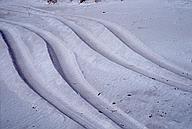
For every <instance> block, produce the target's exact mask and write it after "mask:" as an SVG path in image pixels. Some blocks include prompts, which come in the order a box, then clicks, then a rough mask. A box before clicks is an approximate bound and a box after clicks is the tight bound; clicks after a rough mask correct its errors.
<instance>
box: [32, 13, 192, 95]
mask: <svg viewBox="0 0 192 129" xmlns="http://www.w3.org/2000/svg"><path fill="white" fill-rule="evenodd" d="M32 14H33V13H32ZM33 15H37V14H33ZM38 16H44V17H52V18H55V19H57V20H59V21H60V22H62V23H64V24H65V25H67V26H68V27H70V28H71V29H72V30H73V31H74V32H75V33H76V34H77V35H78V36H79V37H80V38H81V39H82V40H83V41H84V42H85V43H87V45H88V46H90V47H91V48H92V49H93V50H95V51H96V52H98V53H99V54H101V55H103V56H104V57H106V58H107V59H109V60H111V61H112V62H115V63H117V64H119V65H121V66H123V67H125V68H128V69H130V70H133V71H135V72H137V73H140V74H142V75H144V76H146V77H149V78H150V79H153V80H157V81H159V82H162V83H165V84H168V85H170V86H173V87H176V88H179V89H181V90H183V91H187V92H192V87H191V85H185V84H182V83H180V82H177V81H174V80H172V79H169V78H165V77H162V76H159V75H156V74H153V73H150V72H148V71H146V70H144V69H142V68H139V67H136V66H134V65H132V64H129V63H128V62H127V61H126V60H125V59H123V58H121V57H120V56H118V55H116V54H114V53H112V52H111V51H109V50H108V49H107V48H106V46H105V45H104V44H101V42H100V41H99V40H97V39H96V38H95V37H94V36H93V35H92V34H91V33H90V32H88V31H86V30H85V29H83V28H82V27H80V26H78V25H76V24H74V23H72V22H70V21H68V20H65V19H63V18H62V17H59V16H53V15H46V14H44V15H42V14H39V15H38Z"/></svg>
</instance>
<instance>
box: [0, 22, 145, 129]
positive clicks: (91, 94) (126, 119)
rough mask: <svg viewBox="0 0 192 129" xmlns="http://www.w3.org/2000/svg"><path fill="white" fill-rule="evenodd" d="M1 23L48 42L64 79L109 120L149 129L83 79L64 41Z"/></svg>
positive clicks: (38, 30) (33, 29) (127, 126)
mask: <svg viewBox="0 0 192 129" xmlns="http://www.w3.org/2000/svg"><path fill="white" fill-rule="evenodd" d="M0 21H3V22H7V23H11V24H14V25H19V26H22V27H24V28H26V29H29V30H30V31H33V32H35V33H36V34H38V35H39V36H40V37H41V38H43V39H44V40H46V41H47V42H48V43H50V45H51V46H52V48H53V50H54V52H55V54H56V56H57V58H58V61H59V64H60V66H61V68H62V72H63V73H64V79H65V80H66V81H67V82H68V83H69V84H70V86H71V87H72V88H73V89H75V90H76V91H77V92H78V93H80V95H81V96H82V97H83V98H84V99H86V100H87V101H88V102H89V103H90V104H92V105H93V106H94V107H95V108H97V109H98V110H99V111H101V112H103V114H105V115H106V116H107V117H108V118H110V119H112V120H113V121H114V122H115V123H116V124H118V125H120V126H121V127H122V128H125V129H128V128H134V129H147V128H146V127H145V126H144V125H142V124H141V123H139V122H138V121H136V120H135V119H133V118H132V117H130V116H129V115H128V114H126V113H125V112H123V111H122V110H121V109H119V108H117V107H116V106H114V105H112V104H110V103H109V102H108V101H107V100H105V99H104V98H103V97H102V95H101V96H100V95H99V92H98V91H97V90H95V89H94V88H93V87H92V86H91V85H90V84H89V83H88V82H87V81H86V80H85V79H84V77H83V74H82V73H81V71H80V69H79V66H78V64H77V62H76V59H75V56H74V55H73V53H72V52H70V51H69V50H68V49H66V48H65V47H64V46H63V44H61V43H62V42H63V41H61V40H60V39H58V38H57V37H56V36H54V35H52V34H51V33H49V32H47V31H43V30H41V29H39V28H37V27H34V26H32V25H29V24H25V23H19V22H12V21H8V20H4V19H0Z"/></svg>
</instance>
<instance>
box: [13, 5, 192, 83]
mask: <svg viewBox="0 0 192 129" xmlns="http://www.w3.org/2000/svg"><path fill="white" fill-rule="evenodd" d="M13 6H18V7H23V8H29V9H32V10H37V11H40V12H42V13H47V14H51V15H55V14H53V13H51V12H50V11H45V10H42V9H38V8H36V7H31V6H20V5H13ZM66 16H72V17H79V18H84V19H88V20H92V21H95V22H98V23H100V24H102V25H104V26H105V27H106V28H107V29H108V30H109V31H111V32H112V33H113V34H114V35H115V36H116V37H118V38H119V39H120V40H121V41H122V42H123V43H124V44H126V45H127V46H128V47H129V48H131V49H132V50H133V51H135V52H136V53H138V54H140V55H141V56H143V57H144V58H146V59H148V60H150V61H151V62H153V63H155V64H157V65H158V66H160V67H162V68H164V69H167V70H169V71H171V72H173V73H175V74H178V75H180V76H182V77H185V78H188V79H190V80H192V73H189V72H187V71H185V70H184V69H182V68H180V67H178V66H176V65H175V64H172V63H171V62H169V61H168V60H166V59H165V58H164V57H162V56H160V55H158V54H157V53H155V52H153V51H152V50H151V49H149V48H148V47H147V46H146V45H145V44H144V43H143V42H142V41H141V40H139V39H138V38H137V37H136V36H134V35H133V34H131V33H130V32H129V31H128V30H125V29H124V28H123V27H121V26H119V25H117V24H115V23H111V22H108V21H105V20H102V19H96V18H91V17H85V16H79V15H66Z"/></svg>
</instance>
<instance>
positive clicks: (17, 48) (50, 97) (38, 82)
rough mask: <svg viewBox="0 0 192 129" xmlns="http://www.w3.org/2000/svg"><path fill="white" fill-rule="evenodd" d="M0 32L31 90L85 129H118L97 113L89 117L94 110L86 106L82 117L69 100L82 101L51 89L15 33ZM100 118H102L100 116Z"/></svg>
mask: <svg viewBox="0 0 192 129" xmlns="http://www.w3.org/2000/svg"><path fill="white" fill-rule="evenodd" d="M0 30H1V31H2V32H3V34H4V35H5V39H6V42H7V44H8V46H9V47H10V48H9V49H10V50H11V53H13V54H14V56H15V59H16V65H17V66H18V67H19V69H17V70H18V72H19V73H21V74H22V78H23V79H24V80H25V82H26V81H27V84H29V85H30V86H31V88H33V89H34V90H35V91H36V92H37V93H39V94H40V95H41V96H42V97H43V98H44V99H46V100H47V101H48V102H50V103H51V104H52V105H54V106H55V107H56V108H57V109H59V110H60V111H61V112H62V113H64V114H66V115H67V116H68V117H70V118H72V119H73V120H74V121H76V122H78V123H80V124H81V125H83V126H84V127H86V128H89V129H97V128H101V129H108V128H112V129H119V127H117V126H114V125H112V124H111V123H109V122H108V121H107V120H105V121H104V120H102V119H100V118H99V117H98V116H99V113H98V112H97V114H98V116H97V117H94V116H93V115H90V112H95V111H96V110H92V108H90V107H88V106H87V107H83V108H84V115H82V114H81V112H80V111H81V110H79V109H78V106H79V105H70V104H69V103H70V101H71V100H73V101H80V102H81V101H84V100H83V99H82V100H81V99H80V97H75V98H67V99H66V96H65V94H66V93H64V92H61V91H60V90H59V88H58V89H56V88H51V87H50V86H49V84H47V83H46V81H45V80H44V79H43V77H42V76H41V75H40V74H39V73H38V71H36V69H35V67H34V65H33V62H32V58H31V55H30V53H29V51H28V48H27V47H26V46H25V44H24V43H23V41H22V40H21V39H20V37H18V35H17V32H15V31H13V30H12V29H5V28H4V27H0ZM20 70H21V71H20ZM21 74H20V75H21ZM74 95H76V96H77V94H74ZM78 98H79V99H78ZM93 114H95V113H93ZM100 117H102V116H101V115H100Z"/></svg>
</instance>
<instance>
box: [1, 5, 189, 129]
mask: <svg viewBox="0 0 192 129" xmlns="http://www.w3.org/2000/svg"><path fill="white" fill-rule="evenodd" d="M125 4H126V3H125ZM2 5H3V6H1V7H0V32H1V39H0V41H1V45H0V58H1V60H0V64H1V65H0V66H1V67H0V85H1V127H2V128H3V129H6V128H7V129H13V128H14V129H21V128H29V129H31V128H37V129H43V128H58V129H60V128H64V129H79V128H88V129H120V128H122V129H147V128H149V129H190V128H191V127H192V125H191V123H192V94H191V93H192V72H191V71H192V69H191V66H190V64H188V63H186V65H182V63H176V62H174V59H170V57H169V56H168V58H167V57H165V56H164V55H163V54H162V53H163V51H162V50H161V51H160V52H157V50H155V51H154V50H153V49H152V48H151V45H150V44H147V43H144V42H142V41H141V40H140V39H139V38H138V37H137V36H135V35H133V34H132V33H131V32H129V30H128V29H126V28H124V27H122V26H121V25H118V24H116V23H114V22H112V21H113V20H111V21H107V20H101V19H99V18H93V17H90V16H89V17H87V16H82V15H77V14H75V13H74V14H73V13H68V12H67V11H69V10H71V9H73V8H80V9H79V10H80V13H81V9H84V8H85V7H86V6H87V5H84V6H83V7H81V6H74V7H72V5H71V8H70V5H67V6H66V8H67V9H69V10H67V9H66V12H65V11H63V10H62V7H61V6H60V7H57V5H54V6H53V8H48V7H47V6H45V5H43V6H39V7H34V6H33V5H30V6H29V5H27V4H16V3H14V2H9V3H7V4H2ZM109 5H110V4H109ZM94 6H95V5H93V10H94V9H95V8H94ZM98 6H102V5H100V4H99V5H98ZM106 6H108V5H107V3H106V4H104V7H106ZM89 7H92V6H91V5H89ZM122 7H123V6H122ZM46 10H51V11H46ZM76 10H77V9H76ZM74 12H75V11H74ZM96 13H97V12H96ZM102 13H106V12H102ZM119 13H123V12H119ZM157 45H158V44H157ZM178 46H179V45H178ZM186 46H187V45H186ZM187 47H188V48H189V49H190V48H192V45H191V44H190V43H189V45H188V46H187ZM169 49H171V48H169ZM177 49H178V48H177ZM181 49H182V48H181ZM182 51H183V56H185V55H186V56H187V57H188V56H189V57H191V52H190V51H189V52H186V51H185V49H182ZM175 52H177V51H175ZM178 52H179V51H178ZM165 53H166V52H165ZM166 54H167V55H169V52H167V53H166ZM178 59H180V58H179V57H178ZM182 61H183V62H185V58H184V59H183V60H182ZM178 62H179V61H178Z"/></svg>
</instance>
